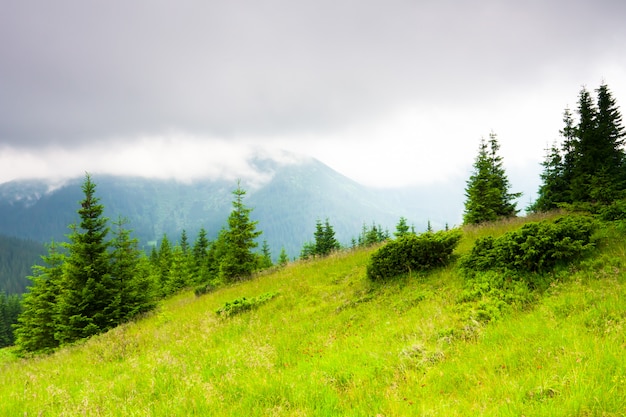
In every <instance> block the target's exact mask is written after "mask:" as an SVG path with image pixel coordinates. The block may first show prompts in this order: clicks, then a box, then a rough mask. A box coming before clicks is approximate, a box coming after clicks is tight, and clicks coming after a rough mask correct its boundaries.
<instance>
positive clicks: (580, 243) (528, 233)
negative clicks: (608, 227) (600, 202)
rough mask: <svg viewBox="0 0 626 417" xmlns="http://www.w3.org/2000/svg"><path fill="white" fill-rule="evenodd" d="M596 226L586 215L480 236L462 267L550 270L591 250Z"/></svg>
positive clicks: (470, 270)
mask: <svg viewBox="0 0 626 417" xmlns="http://www.w3.org/2000/svg"><path fill="white" fill-rule="evenodd" d="M594 229H595V222H594V220H593V219H592V218H591V217H589V216H583V215H576V216H566V217H561V218H559V219H557V220H554V221H550V220H544V221H541V222H533V223H527V224H525V225H524V226H522V227H521V228H520V229H518V230H515V231H513V232H509V233H506V234H504V235H502V236H500V237H498V238H493V237H491V236H488V237H484V238H480V239H477V240H476V243H475V244H474V247H473V248H472V250H471V252H470V253H469V254H468V255H467V256H465V257H464V258H463V259H462V260H461V268H462V270H464V271H465V272H466V275H472V274H474V273H475V272H477V271H486V270H490V269H495V270H512V271H520V272H531V273H543V272H547V271H550V270H552V269H553V268H554V267H555V266H556V265H557V264H558V263H561V262H567V261H571V260H574V259H576V258H578V257H580V256H581V255H583V254H584V253H585V252H586V251H588V250H589V249H591V248H592V247H593V246H594V243H593V241H592V234H593V231H594Z"/></svg>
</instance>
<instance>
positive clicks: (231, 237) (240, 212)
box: [220, 181, 261, 282]
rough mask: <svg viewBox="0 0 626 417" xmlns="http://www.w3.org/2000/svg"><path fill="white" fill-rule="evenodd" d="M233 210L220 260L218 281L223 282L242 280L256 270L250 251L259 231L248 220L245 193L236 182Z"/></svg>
mask: <svg viewBox="0 0 626 417" xmlns="http://www.w3.org/2000/svg"><path fill="white" fill-rule="evenodd" d="M233 195H234V200H233V202H232V204H233V209H232V211H231V213H230V216H229V217H228V230H226V232H225V233H224V236H223V237H224V241H225V246H224V255H223V257H222V258H221V259H220V279H221V280H222V281H224V282H228V281H232V280H234V279H243V278H246V277H248V276H250V275H251V274H252V272H254V270H255V269H256V266H257V263H256V255H255V254H254V253H253V252H252V249H254V248H256V247H257V246H258V243H257V242H256V238H257V237H259V236H260V235H261V231H257V230H256V225H257V222H256V221H252V220H250V213H251V212H252V209H251V208H249V207H246V206H245V205H244V203H243V198H244V196H245V195H246V191H245V190H244V189H243V188H241V182H240V181H237V188H236V189H235V190H234V191H233Z"/></svg>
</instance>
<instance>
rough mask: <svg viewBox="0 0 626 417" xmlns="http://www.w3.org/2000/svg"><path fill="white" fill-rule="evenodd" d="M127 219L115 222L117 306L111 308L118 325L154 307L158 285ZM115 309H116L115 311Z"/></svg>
mask: <svg viewBox="0 0 626 417" xmlns="http://www.w3.org/2000/svg"><path fill="white" fill-rule="evenodd" d="M126 224H127V220H126V219H122V218H119V219H118V221H117V222H115V223H114V229H113V240H112V243H111V246H112V248H113V251H112V253H111V276H112V277H113V280H114V282H115V284H116V287H117V289H116V291H117V297H116V304H115V305H112V306H111V308H110V309H109V310H110V311H111V314H112V315H117V323H118V324H119V323H123V322H125V321H128V320H130V319H132V318H133V317H135V316H136V315H138V314H140V313H143V312H146V311H149V310H151V309H152V308H153V307H154V305H155V301H154V285H153V282H152V277H151V276H150V273H149V270H148V267H147V261H145V260H143V261H142V259H143V258H145V255H143V254H142V252H141V250H140V249H139V243H138V241H137V239H135V238H131V236H130V233H131V231H130V230H129V229H127V228H126V227H125V225H126ZM113 307H115V308H113Z"/></svg>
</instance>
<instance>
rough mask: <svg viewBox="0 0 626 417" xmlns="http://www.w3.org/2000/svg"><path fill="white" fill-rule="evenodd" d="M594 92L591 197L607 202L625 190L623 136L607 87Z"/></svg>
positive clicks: (603, 86)
mask: <svg viewBox="0 0 626 417" xmlns="http://www.w3.org/2000/svg"><path fill="white" fill-rule="evenodd" d="M596 92H597V116H596V123H595V127H596V132H595V136H596V143H597V146H598V148H599V152H598V154H599V155H598V158H599V164H598V166H597V167H596V168H595V171H594V172H593V174H592V184H591V199H592V200H594V201H599V202H601V203H609V202H611V201H614V200H616V199H618V198H621V197H622V195H621V192H622V190H623V189H624V180H625V175H624V173H623V172H624V151H623V146H624V136H625V131H624V127H623V125H622V115H621V114H620V112H619V109H618V107H617V104H616V101H615V99H614V98H613V96H612V94H611V92H610V91H609V88H608V86H607V85H606V84H605V83H603V84H602V85H600V87H599V88H598V89H597V90H596Z"/></svg>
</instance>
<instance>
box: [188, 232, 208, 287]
mask: <svg viewBox="0 0 626 417" xmlns="http://www.w3.org/2000/svg"><path fill="white" fill-rule="evenodd" d="M209 245H210V243H209V239H208V238H207V233H206V230H205V229H204V228H201V229H200V231H199V232H198V237H197V238H196V241H195V243H194V245H193V250H192V263H193V276H194V281H195V282H200V283H201V282H207V281H208V280H209V279H210V278H211V274H210V272H209Z"/></svg>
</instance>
